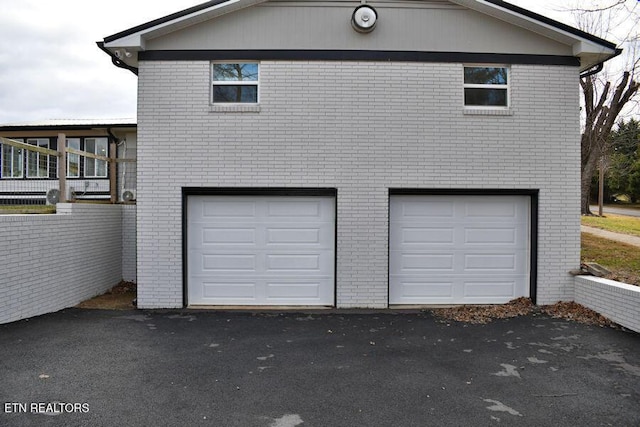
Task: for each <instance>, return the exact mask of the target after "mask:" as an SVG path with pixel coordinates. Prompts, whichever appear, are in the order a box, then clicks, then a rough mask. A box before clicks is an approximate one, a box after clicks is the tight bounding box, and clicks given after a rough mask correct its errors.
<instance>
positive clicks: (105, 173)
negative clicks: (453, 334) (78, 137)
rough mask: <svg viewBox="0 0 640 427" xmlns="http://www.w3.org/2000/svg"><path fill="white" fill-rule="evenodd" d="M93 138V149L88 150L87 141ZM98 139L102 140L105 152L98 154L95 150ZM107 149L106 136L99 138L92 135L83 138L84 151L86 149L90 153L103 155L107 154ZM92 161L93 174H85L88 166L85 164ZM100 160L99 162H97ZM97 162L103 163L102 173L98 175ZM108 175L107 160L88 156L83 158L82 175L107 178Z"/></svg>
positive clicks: (96, 149) (107, 141)
mask: <svg viewBox="0 0 640 427" xmlns="http://www.w3.org/2000/svg"><path fill="white" fill-rule="evenodd" d="M90 140H93V141H95V142H94V147H93V151H89V150H88V149H87V141H90ZM98 141H104V143H105V147H106V149H105V152H104V153H102V154H100V153H97V152H96V151H98ZM108 150H109V140H108V139H107V138H100V137H95V138H94V137H92V138H85V139H84V151H86V152H87V153H92V154H98V155H103V156H105V157H106V156H107V154H108ZM90 162H93V172H94V173H93V175H89V174H87V171H88V170H89V168H88V167H87V165H88V164H89V163H90ZM98 162H101V163H98ZM98 164H104V165H105V168H104V175H98V174H97V172H98ZM108 175H109V168H108V167H107V162H106V161H105V160H98V159H91V158H89V157H85V158H84V177H85V178H107V177H108Z"/></svg>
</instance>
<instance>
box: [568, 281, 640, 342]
mask: <svg viewBox="0 0 640 427" xmlns="http://www.w3.org/2000/svg"><path fill="white" fill-rule="evenodd" d="M575 301H576V302H577V303H579V304H582V305H584V306H585V307H589V308H590V309H592V310H595V311H597V312H598V313H600V314H602V315H603V316H605V317H607V318H608V319H611V320H613V321H614V322H616V323H617V324H619V325H622V326H624V327H626V328H629V329H631V330H632V331H636V332H640V287H638V286H632V285H627V284H625V283H620V282H616V281H613V280H608V279H601V278H598V277H591V276H576V289H575Z"/></svg>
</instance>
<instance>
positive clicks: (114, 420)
mask: <svg viewBox="0 0 640 427" xmlns="http://www.w3.org/2000/svg"><path fill="white" fill-rule="evenodd" d="M0 403H1V404H2V408H0V425H2V426H92V425H99V426H138V425H139V426H151V425H154V426H155V425H158V426H164V425H166V426H197V425H212V426H276V427H286V426H295V425H301V426H499V425H504V426H608V425H611V426H638V425H640V335H639V334H636V333H632V332H627V331H623V330H614V329H608V328H599V327H592V326H586V325H582V324H578V323H573V322H569V321H564V320H557V319H552V318H549V317H547V316H545V315H540V314H538V315H536V314H531V315H528V316H524V317H520V318H515V319H509V320H497V321H494V322H493V323H491V324H488V325H467V324H460V323H447V322H441V321H438V320H436V319H434V318H433V317H432V315H431V314H430V313H389V312H374V313H345V312H330V313H323V314H317V313H314V314H308V313H305V314H300V313H287V314H276V313H271V314H251V313H225V312H205V311H170V312H168V311H150V312H146V311H97V310H81V309H69V310H64V311H61V312H58V313H54V314H50V315H45V316H41V317H37V318H33V319H30V320H24V321H20V322H15V323H11V324H7V325H0Z"/></svg>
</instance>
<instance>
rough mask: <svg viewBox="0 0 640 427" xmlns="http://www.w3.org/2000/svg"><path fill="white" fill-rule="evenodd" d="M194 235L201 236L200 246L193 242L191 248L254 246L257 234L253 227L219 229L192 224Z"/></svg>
mask: <svg viewBox="0 0 640 427" xmlns="http://www.w3.org/2000/svg"><path fill="white" fill-rule="evenodd" d="M193 226H194V228H195V229H196V235H198V236H202V239H198V240H200V241H201V245H198V241H195V242H193V246H192V247H204V246H214V245H229V244H234V245H255V244H256V242H257V237H256V235H257V233H256V229H255V228H254V227H249V228H247V227H245V228H238V227H235V228H221V227H207V226H204V225H202V224H193Z"/></svg>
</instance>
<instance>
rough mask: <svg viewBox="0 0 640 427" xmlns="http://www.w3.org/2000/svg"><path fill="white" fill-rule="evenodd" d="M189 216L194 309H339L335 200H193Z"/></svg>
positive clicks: (190, 293) (260, 198)
mask: <svg viewBox="0 0 640 427" xmlns="http://www.w3.org/2000/svg"><path fill="white" fill-rule="evenodd" d="M245 199H251V200H250V201H247V200H245ZM203 206H204V207H203ZM188 209H189V214H188V217H189V218H188V221H189V223H188V226H187V227H188V251H189V252H188V267H187V268H188V282H187V287H188V299H189V304H190V305H283V304H286V305H333V301H334V284H335V279H334V275H335V271H334V270H335V201H334V199H333V198H331V197H284V196H283V197H279V196H278V197H271V196H260V197H258V196H255V197H254V196H235V197H234V196H190V197H189V199H188ZM236 209H238V210H239V211H240V213H241V215H234V211H235V210H236Z"/></svg>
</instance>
